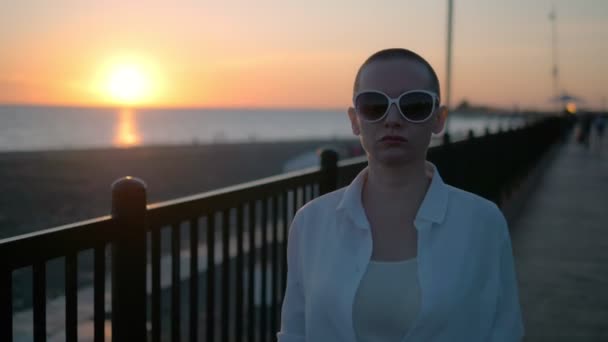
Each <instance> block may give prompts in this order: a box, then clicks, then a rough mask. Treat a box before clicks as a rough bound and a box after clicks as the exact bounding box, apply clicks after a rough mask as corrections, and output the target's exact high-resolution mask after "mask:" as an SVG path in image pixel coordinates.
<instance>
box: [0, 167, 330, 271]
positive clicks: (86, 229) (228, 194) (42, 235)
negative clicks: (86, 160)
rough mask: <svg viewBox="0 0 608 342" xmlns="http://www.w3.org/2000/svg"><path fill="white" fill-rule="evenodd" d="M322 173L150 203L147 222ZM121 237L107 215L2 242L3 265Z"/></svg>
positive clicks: (216, 206)
mask: <svg viewBox="0 0 608 342" xmlns="http://www.w3.org/2000/svg"><path fill="white" fill-rule="evenodd" d="M319 174H320V168H319V167H311V168H307V169H303V170H298V171H293V172H289V173H285V174H281V175H277V176H271V177H267V178H263V179H259V180H255V181H251V182H246V183H242V184H238V185H234V186H229V187H225V188H222V189H218V190H212V191H208V192H203V193H200V194H196V195H192V196H186V197H182V198H178V199H174V200H170V201H164V202H159V203H154V204H150V205H148V206H147V208H148V212H147V215H148V222H149V223H153V226H155V227H157V226H159V225H165V224H171V223H174V222H178V221H180V220H184V219H187V218H190V217H191V215H200V214H201V213H207V212H212V211H217V210H222V209H225V208H227V207H229V205H230V203H242V202H243V201H250V200H256V199H260V198H261V197H262V196H265V195H267V194H271V193H273V192H277V191H280V190H284V189H288V188H292V187H296V186H300V185H302V184H305V183H306V182H311V181H314V180H316V179H317V178H318V177H319ZM148 226H149V227H150V226H151V225H150V224H149V225H148ZM119 234H120V232H119V231H118V229H116V228H115V225H114V224H113V220H112V217H111V216H109V215H107V216H102V217H98V218H94V219H90V220H85V221H80V222H75V223H71V224H67V225H62V226H58V227H52V228H48V229H44V230H40V231H36V232H32V233H27V234H22V235H18V236H13V237H9V238H5V239H0V260H1V261H2V263H1V266H3V267H7V268H8V269H10V270H13V269H17V268H20V267H26V266H30V265H32V264H34V263H36V262H41V261H46V260H50V259H53V258H56V257H61V256H64V255H66V254H67V253H69V252H77V251H82V250H86V249H90V248H94V247H95V246H97V245H99V244H104V243H108V242H111V241H114V240H116V239H117V238H118V236H119ZM32 251H35V253H32Z"/></svg>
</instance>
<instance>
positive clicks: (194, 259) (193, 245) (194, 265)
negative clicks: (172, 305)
mask: <svg viewBox="0 0 608 342" xmlns="http://www.w3.org/2000/svg"><path fill="white" fill-rule="evenodd" d="M196 341H198V220H197V219H196V218H193V219H191V220H190V342H196Z"/></svg>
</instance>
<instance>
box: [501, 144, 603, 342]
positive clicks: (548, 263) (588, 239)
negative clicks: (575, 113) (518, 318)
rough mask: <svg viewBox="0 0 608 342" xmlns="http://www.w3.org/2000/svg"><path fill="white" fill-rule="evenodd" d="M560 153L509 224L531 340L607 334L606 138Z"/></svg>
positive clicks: (593, 338) (600, 338) (554, 341)
mask: <svg viewBox="0 0 608 342" xmlns="http://www.w3.org/2000/svg"><path fill="white" fill-rule="evenodd" d="M556 152H557V153H556V154H555V158H554V159H553V161H551V162H550V163H549V166H548V168H546V170H544V171H543V172H542V175H541V176H540V177H539V178H538V180H539V181H538V183H537V185H536V188H535V190H534V191H533V192H532V194H531V195H530V197H529V198H528V199H527V200H526V202H525V204H524V207H523V210H522V211H521V214H520V215H519V216H518V218H517V219H516V220H515V221H514V222H512V223H511V226H512V241H513V252H514V256H515V265H516V269H517V275H518V281H519V286H520V300H521V304H522V312H523V316H524V325H525V330H526V336H527V337H526V339H525V341H552V342H559V341H608V137H604V140H603V143H602V144H599V141H598V139H597V137H596V136H593V137H592V140H591V146H590V147H589V149H585V147H584V146H582V145H580V144H578V143H576V141H575V140H574V134H573V135H572V136H571V137H570V138H568V140H567V142H566V143H565V144H564V145H562V146H560V147H559V148H558V150H557V151H556Z"/></svg>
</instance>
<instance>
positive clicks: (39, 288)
mask: <svg viewBox="0 0 608 342" xmlns="http://www.w3.org/2000/svg"><path fill="white" fill-rule="evenodd" d="M33 273H34V274H33V285H34V342H44V341H46V264H45V262H39V263H36V264H34V266H33Z"/></svg>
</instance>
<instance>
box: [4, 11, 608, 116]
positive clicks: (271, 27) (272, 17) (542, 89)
mask: <svg viewBox="0 0 608 342" xmlns="http://www.w3.org/2000/svg"><path fill="white" fill-rule="evenodd" d="M328 3H329V4H328ZM455 3H456V4H455V17H454V20H455V23H454V61H453V85H452V86H453V90H452V91H453V93H452V94H453V95H452V98H453V103H458V102H460V101H461V100H462V99H463V98H467V99H469V101H470V102H473V103H479V104H488V105H495V106H502V107H507V108H512V107H513V106H515V105H519V106H520V107H522V108H530V107H535V108H542V107H546V106H547V105H548V102H547V98H549V97H550V96H551V95H552V93H553V90H552V89H553V88H552V83H551V74H550V70H551V45H550V42H551V31H550V23H549V20H548V18H547V15H548V13H549V10H550V8H551V4H553V3H555V5H556V8H557V11H558V34H559V44H558V51H559V66H560V72H561V75H560V85H561V88H562V89H563V90H565V91H567V92H569V93H572V94H574V95H578V96H581V97H583V98H585V100H586V103H585V106H588V107H592V108H599V107H600V106H601V104H602V97H608V90H607V87H606V86H605V85H606V84H607V83H608V67H607V66H606V61H607V60H608V45H607V44H606V43H605V42H606V41H608V20H606V18H608V1H603V0H596V1H592V0H582V1H568V0H562V1H548V0H547V1H541V0H539V1H528V0H513V1H508V2H507V1H504V0H487V1H486V0H456V1H455ZM377 4H382V5H377ZM445 4H446V1H440V0H432V1H428V0H409V1H397V0H391V1H389V0H386V1H381V2H374V3H372V2H367V1H356V0H335V1H332V2H327V1H325V0H309V1H306V2H302V1H278V0H276V1H270V0H259V1H256V2H251V1H245V0H243V1H225V2H210V1H198V2H188V3H186V2H182V3H181V5H176V4H174V3H172V2H171V3H169V2H164V3H162V2H153V1H145V2H144V1H133V2H130V3H129V4H124V3H123V1H103V2H101V1H100V2H95V3H93V2H83V1H69V0H62V1H34V0H23V1H6V2H2V3H0V29H1V30H0V32H1V33H0V103H32V104H62V105H87V106H95V105H116V104H117V102H118V101H119V100H118V99H117V98H116V97H115V96H112V95H111V94H110V93H109V92H108V90H107V88H108V87H107V84H108V79H109V78H110V77H111V76H112V73H115V70H116V68H117V66H120V65H124V64H130V65H136V66H137V68H138V69H139V70H140V72H141V74H142V75H143V76H144V77H145V78H146V81H145V82H146V90H145V94H144V95H142V96H141V98H139V99H138V100H137V101H136V102H137V103H136V104H138V105H142V106H180V107H182V106H184V107H188V106H213V107H307V108H343V107H345V106H347V105H348V104H349V102H350V97H351V89H352V82H353V78H354V75H355V73H356V70H357V68H358V66H359V65H360V63H361V62H362V61H363V60H364V59H365V58H366V57H367V56H368V55H370V54H371V53H373V52H375V51H376V50H378V49H382V48H386V47H395V46H399V47H406V48H410V49H412V50H415V51H417V52H419V53H420V54H422V55H423V56H425V57H426V58H427V59H428V60H429V61H430V62H431V64H432V65H434V66H435V68H436V70H437V73H438V75H439V77H440V80H441V81H442V83H443V81H444V78H445V27H446V23H445V21H446V20H445V19H446V6H445Z"/></svg>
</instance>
